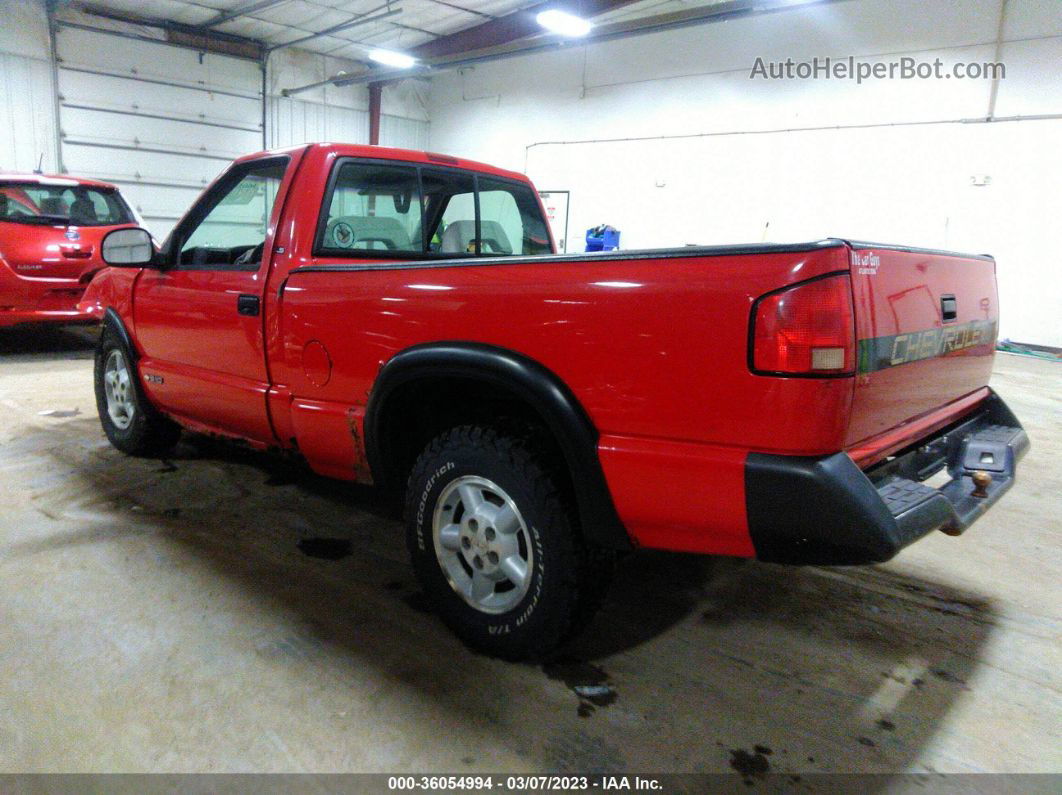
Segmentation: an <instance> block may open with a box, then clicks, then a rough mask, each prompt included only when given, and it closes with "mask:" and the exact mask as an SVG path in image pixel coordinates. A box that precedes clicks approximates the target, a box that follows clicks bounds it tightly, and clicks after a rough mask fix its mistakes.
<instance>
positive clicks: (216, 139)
mask: <svg viewBox="0 0 1062 795" xmlns="http://www.w3.org/2000/svg"><path fill="white" fill-rule="evenodd" d="M56 56H57V61H58V81H59V128H60V157H61V161H62V163H63V167H64V168H65V170H66V171H67V172H68V173H70V174H73V175H77V176H84V177H93V178H95V179H102V180H106V181H108V182H113V183H115V184H117V185H118V187H119V188H120V189H121V190H122V193H123V194H124V195H125V197H126V199H127V201H128V202H129V203H130V204H131V205H133V206H134V207H136V208H137V211H138V212H139V213H140V215H141V217H142V218H143V220H144V222H145V223H146V224H147V227H148V228H149V229H150V230H151V232H152V233H153V234H154V235H155V236H156V237H157V238H159V239H160V240H161V239H162V238H164V237H165V236H166V235H167V234H169V231H170V229H172V228H173V225H174V224H175V223H176V222H177V220H178V219H179V218H180V217H181V216H182V215H183V214H184V212H185V210H187V209H188V207H189V206H191V204H192V202H193V201H194V200H195V198H196V197H197V196H198V195H199V193H200V192H201V191H202V190H203V188H204V187H206V186H207V185H208V184H209V183H210V182H211V181H212V180H213V179H214V177H216V176H217V175H218V174H219V173H220V172H221V171H222V170H223V169H224V168H225V166H226V165H227V164H228V162H229V161H231V160H232V159H233V158H235V157H238V156H239V155H242V154H246V153H248V152H254V151H257V150H259V149H261V148H262V72H261V68H260V66H259V63H258V62H257V61H253V60H245V59H241V58H234V57H231V56H225V55H218V54H215V53H204V52H200V51H198V50H194V49H190V48H186V47H180V46H177V45H173V44H168V43H163V42H154V41H149V40H144V39H138V38H132V37H129V36H127V35H120V34H117V33H110V32H106V31H97V30H87V29H84V28H80V27H76V26H72V25H70V24H64V23H62V22H59V24H58V26H57V29H56Z"/></svg>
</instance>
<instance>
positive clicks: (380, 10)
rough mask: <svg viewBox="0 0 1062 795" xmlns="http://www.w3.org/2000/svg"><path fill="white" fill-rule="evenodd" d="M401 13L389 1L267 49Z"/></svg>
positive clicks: (287, 45)
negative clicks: (336, 23) (344, 20)
mask: <svg viewBox="0 0 1062 795" xmlns="http://www.w3.org/2000/svg"><path fill="white" fill-rule="evenodd" d="M401 13H402V9H401V8H399V7H398V6H397V5H395V6H394V7H392V5H391V3H387V4H385V5H382V6H377V7H376V8H374V9H372V10H371V11H366V12H365V13H364V14H359V15H358V16H356V17H351V18H350V19H348V20H347V21H346V22H340V23H339V24H338V25H333V26H332V27H330V28H325V29H324V30H319V31H317V32H316V33H311V34H309V35H308V36H303V37H301V38H298V39H292V40H291V41H286V42H284V43H283V44H274V45H273V46H272V47H270V48H269V51H270V52H273V51H274V50H282V49H284V48H285V47H297V46H298V45H300V44H304V43H306V42H308V41H313V40H314V39H320V38H322V37H324V36H332V35H335V34H336V33H340V32H342V31H344V30H350V29H351V28H356V27H359V26H360V25H368V24H370V23H372V22H379V21H381V20H384V19H388V18H390V17H394V16H398V15H399V14H401ZM350 44H356V42H353V41H352V42H350Z"/></svg>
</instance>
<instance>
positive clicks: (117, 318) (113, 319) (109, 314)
mask: <svg viewBox="0 0 1062 795" xmlns="http://www.w3.org/2000/svg"><path fill="white" fill-rule="evenodd" d="M102 326H103V330H104V331H106V330H107V329H114V333H115V334H117V335H118V339H120V340H121V342H122V345H123V347H125V350H126V352H127V353H128V354H129V358H130V359H131V360H132V361H133V362H134V363H136V362H137V361H139V360H140V351H138V350H137V349H136V346H135V345H134V344H133V338H132V336H130V334H129V329H127V328H126V327H125V323H124V322H122V317H121V315H119V314H118V313H117V312H116V311H115V310H114V308H113V307H107V309H106V311H105V312H104V313H103V322H102ZM101 339H102V336H101Z"/></svg>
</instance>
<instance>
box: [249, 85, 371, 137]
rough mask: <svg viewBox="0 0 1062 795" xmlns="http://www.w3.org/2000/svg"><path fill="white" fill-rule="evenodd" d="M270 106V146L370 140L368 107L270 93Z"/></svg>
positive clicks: (267, 134)
mask: <svg viewBox="0 0 1062 795" xmlns="http://www.w3.org/2000/svg"><path fill="white" fill-rule="evenodd" d="M268 107H269V113H268V114H267V115H266V120H267V124H266V130H267V133H266V140H267V141H268V145H269V148H270V149H275V148H278V147H282V146H294V145H295V144H302V143H308V142H310V141H342V142H344V143H355V144H357V143H368V141H369V113H368V111H364V110H355V109H354V108H342V107H338V106H336V105H325V104H324V103H322V102H307V101H306V100H301V99H295V98H294V97H269V100H268Z"/></svg>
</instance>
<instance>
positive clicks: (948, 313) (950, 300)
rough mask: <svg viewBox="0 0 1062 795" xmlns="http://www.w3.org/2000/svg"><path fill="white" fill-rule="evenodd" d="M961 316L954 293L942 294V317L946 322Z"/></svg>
mask: <svg viewBox="0 0 1062 795" xmlns="http://www.w3.org/2000/svg"><path fill="white" fill-rule="evenodd" d="M958 316H959V307H958V304H957V303H956V302H955V296H954V295H942V296H940V317H941V319H942V320H943V321H944V322H945V323H950V322H951V321H953V320H954V319H955V318H957V317H958Z"/></svg>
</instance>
